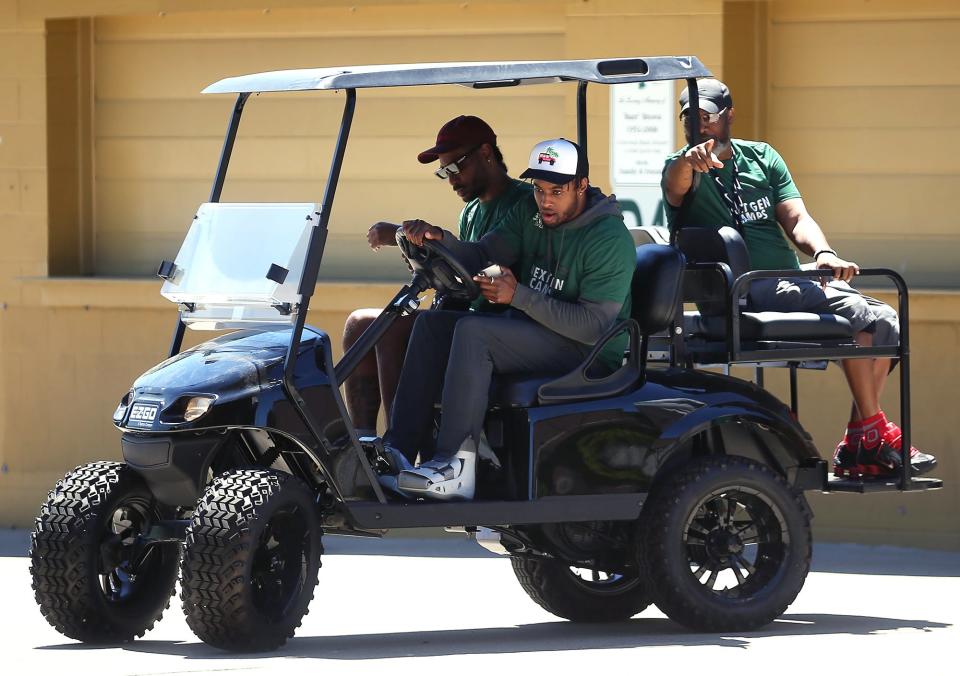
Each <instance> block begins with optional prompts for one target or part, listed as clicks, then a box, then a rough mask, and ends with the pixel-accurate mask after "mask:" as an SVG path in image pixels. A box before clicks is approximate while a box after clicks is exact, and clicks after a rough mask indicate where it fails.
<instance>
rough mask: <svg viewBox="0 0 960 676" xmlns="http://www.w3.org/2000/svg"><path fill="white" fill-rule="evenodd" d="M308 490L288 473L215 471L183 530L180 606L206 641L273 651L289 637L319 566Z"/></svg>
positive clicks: (244, 649)
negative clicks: (185, 535) (191, 517)
mask: <svg viewBox="0 0 960 676" xmlns="http://www.w3.org/2000/svg"><path fill="white" fill-rule="evenodd" d="M316 510H317V508H316V505H315V503H314V496H313V494H312V493H311V492H310V489H309V488H307V486H306V485H305V484H304V483H303V482H302V481H300V480H299V479H297V478H296V477H293V476H291V475H289V474H286V473H284V472H278V471H275V470H266V469H258V470H253V469H249V470H234V471H231V472H227V473H225V474H222V475H220V476H218V477H216V478H215V479H214V480H213V482H212V483H211V484H210V486H209V487H208V488H207V490H206V491H205V492H204V494H203V496H202V497H201V498H200V503H199V504H198V505H197V508H196V510H195V511H194V513H193V519H192V520H191V522H190V526H189V528H188V530H187V539H186V545H185V547H184V553H183V565H182V568H181V586H182V594H181V600H182V601H183V612H184V614H185V615H186V617H187V624H188V625H190V628H191V629H192V630H193V632H194V633H195V634H196V635H197V636H198V637H199V638H200V639H201V640H202V641H204V642H205V643H208V644H210V645H212V646H214V647H217V648H222V649H224V650H232V651H239V652H249V651H261V650H274V649H275V648H278V647H280V646H281V645H283V644H284V643H285V642H286V640H287V639H288V638H290V637H292V636H293V634H294V632H295V631H296V629H297V627H299V626H300V622H301V621H302V620H303V616H304V615H305V614H306V613H307V606H308V605H309V603H310V601H311V599H312V598H313V590H314V587H316V584H317V571H318V570H319V568H320V554H321V544H320V522H319V518H318V515H317V511H316Z"/></svg>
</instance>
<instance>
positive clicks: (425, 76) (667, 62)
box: [203, 56, 711, 94]
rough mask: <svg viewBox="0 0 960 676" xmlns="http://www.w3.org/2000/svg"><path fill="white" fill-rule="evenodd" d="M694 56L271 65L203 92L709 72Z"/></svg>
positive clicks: (507, 83)
mask: <svg viewBox="0 0 960 676" xmlns="http://www.w3.org/2000/svg"><path fill="white" fill-rule="evenodd" d="M710 75H711V73H710V71H709V70H707V69H706V67H704V65H703V64H702V63H701V62H700V60H699V59H698V58H697V57H695V56H655V57H649V58H647V57H629V58H618V59H586V60H580V61H498V62H479V61H478V62H460V63H400V64H387V65H374V66H341V67H335V68H303V69H298V70H276V71H271V72H267V73H254V74H252V75H241V76H238V77H228V78H225V79H223V80H220V81H219V82H215V83H213V84H212V85H210V86H209V87H207V88H206V89H204V90H203V93H204V94H225V93H235V94H242V93H255V92H289V91H303V90H310V89H362V88H365V87H412V86H416V85H438V84H458V85H463V86H466V87H473V88H475V89H485V88H494V87H514V86H517V85H526V84H543V83H548V82H562V81H579V82H597V83H600V84H620V83H624V82H645V81H652V80H677V79H688V78H697V77H709V76H710Z"/></svg>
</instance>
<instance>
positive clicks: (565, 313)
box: [480, 187, 636, 368]
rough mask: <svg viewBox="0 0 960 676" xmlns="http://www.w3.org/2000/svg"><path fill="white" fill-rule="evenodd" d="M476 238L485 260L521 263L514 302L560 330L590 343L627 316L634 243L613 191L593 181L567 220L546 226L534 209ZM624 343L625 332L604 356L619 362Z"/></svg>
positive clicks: (609, 363) (611, 362) (615, 364)
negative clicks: (609, 192) (575, 212)
mask: <svg viewBox="0 0 960 676" xmlns="http://www.w3.org/2000/svg"><path fill="white" fill-rule="evenodd" d="M480 244H481V247H482V248H483V249H484V251H485V252H486V253H487V256H488V257H489V259H490V260H492V261H494V262H496V263H499V264H500V265H507V266H511V267H513V268H514V269H519V271H520V278H519V280H518V281H519V282H520V284H519V285H518V286H517V290H516V293H515V294H514V297H513V301H512V303H511V305H512V306H513V307H515V308H517V309H519V310H522V311H523V312H525V313H526V314H527V315H529V316H530V317H531V318H532V319H534V320H536V321H537V322H539V323H540V324H543V325H544V326H546V327H547V328H549V329H551V330H553V331H556V332H557V333H559V334H560V335H562V336H565V337H567V338H571V339H573V340H576V341H578V342H580V343H584V344H586V345H593V344H595V343H596V342H597V341H598V340H599V339H600V337H601V336H602V335H603V334H604V333H605V332H606V331H607V330H609V328H610V327H611V326H612V325H613V324H614V322H615V321H617V320H621V319H625V318H627V317H629V316H630V284H631V281H632V279H633V271H634V268H635V266H636V249H635V248H634V245H633V238H632V237H631V236H630V233H629V232H628V231H627V228H626V225H624V222H623V217H622V216H621V213H620V207H619V205H618V204H617V200H616V198H615V197H613V196H610V197H607V196H606V195H604V194H603V193H602V192H600V190H599V189H598V188H593V187H591V188H590V189H589V191H588V192H587V208H586V209H585V210H584V211H583V213H581V214H580V215H579V216H577V217H576V218H574V219H572V220H570V221H568V222H566V223H561V224H560V225H557V226H555V227H552V228H550V227H544V226H543V223H542V221H541V219H540V214H539V212H537V213H536V214H534V215H533V217H532V218H527V219H524V220H517V221H511V222H508V223H504V224H503V225H501V226H500V228H499V229H497V231H496V232H493V233H491V234H489V235H487V236H485V237H484V238H483V239H482V240H481V241H480ZM626 343H627V336H626V335H622V336H621V337H620V338H618V339H616V340H613V341H611V343H610V344H609V345H607V347H606V348H604V350H603V352H602V353H601V357H600V358H601V360H602V361H603V362H604V363H605V364H606V365H607V366H608V367H610V368H616V367H618V366H619V365H620V363H621V362H622V360H623V352H624V349H625V347H626Z"/></svg>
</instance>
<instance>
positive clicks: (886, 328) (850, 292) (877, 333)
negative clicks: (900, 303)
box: [750, 277, 900, 347]
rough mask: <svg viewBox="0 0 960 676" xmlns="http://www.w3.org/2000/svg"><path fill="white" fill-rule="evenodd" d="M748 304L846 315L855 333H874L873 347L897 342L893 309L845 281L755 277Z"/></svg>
mask: <svg viewBox="0 0 960 676" xmlns="http://www.w3.org/2000/svg"><path fill="white" fill-rule="evenodd" d="M750 308H751V309H752V310H755V311H770V312H814V313H817V314H834V315H839V316H841V317H844V318H845V319H847V321H849V322H850V324H851V326H853V330H854V332H855V333H859V332H861V331H866V332H867V333H872V334H873V344H874V346H876V347H887V346H891V345H898V344H899V343H900V319H899V317H898V316H897V312H896V310H894V309H893V308H892V307H890V306H889V305H887V304H886V303H882V302H880V301H879V300H877V299H876V298H871V297H870V296H865V295H863V294H862V293H860V292H859V291H857V290H856V289H854V288H853V287H852V286H850V285H849V284H847V283H846V282H837V281H831V282H830V283H829V284H827V286H826V288H824V287H822V286H820V282H818V281H817V280H812V279H804V278H802V277H781V278H779V279H775V278H770V279H758V280H757V281H755V282H753V283H752V284H751V285H750Z"/></svg>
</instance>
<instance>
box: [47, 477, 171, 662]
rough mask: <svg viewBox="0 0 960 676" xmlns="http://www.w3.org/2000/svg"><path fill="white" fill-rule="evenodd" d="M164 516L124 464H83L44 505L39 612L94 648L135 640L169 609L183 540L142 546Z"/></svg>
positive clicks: (71, 635) (51, 493) (147, 491)
mask: <svg viewBox="0 0 960 676" xmlns="http://www.w3.org/2000/svg"><path fill="white" fill-rule="evenodd" d="M159 518H161V514H160V508H159V507H158V505H157V504H156V501H155V500H154V499H153V496H151V494H150V491H149V490H148V489H147V487H146V484H145V483H144V482H143V480H142V479H141V478H140V477H139V476H137V474H136V473H134V472H133V470H131V469H130V467H128V466H127V465H125V464H122V463H118V462H94V463H90V464H88V465H81V466H80V467H77V468H76V469H75V470H73V471H72V472H70V473H69V474H67V475H66V476H65V477H64V478H63V479H61V480H60V481H58V482H57V485H56V486H55V487H54V489H53V490H52V491H50V493H49V495H47V499H46V502H44V503H43V506H42V507H41V508H40V514H39V516H37V519H36V524H35V526H34V530H33V535H32V538H31V546H30V574H31V576H32V578H33V590H34V592H35V597H36V599H37V603H38V604H40V612H41V613H43V616H44V617H45V618H46V619H47V622H49V623H50V624H51V625H53V626H54V627H55V628H56V630H57V631H59V632H60V633H61V634H63V635H65V636H68V637H70V638H73V639H77V640H79V641H86V642H91V643H119V642H124V641H130V640H132V639H134V638H136V637H138V636H143V634H144V633H145V632H146V631H147V630H149V629H151V628H153V625H154V623H155V622H156V621H157V620H159V619H160V616H161V615H162V614H163V611H164V610H165V609H166V608H167V607H169V605H170V597H171V596H172V595H173V588H174V583H175V582H176V579H177V563H178V560H179V547H178V545H177V544H176V543H158V544H154V545H150V546H148V547H146V548H144V547H140V546H137V536H139V535H145V534H146V533H147V531H149V529H150V525H151V524H152V523H153V522H154V521H156V520H158V519H159Z"/></svg>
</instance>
